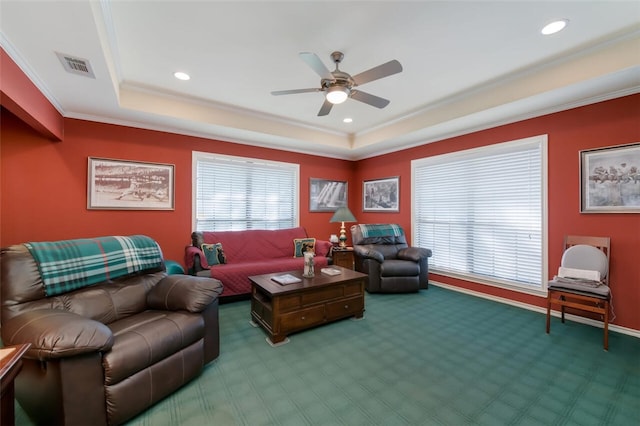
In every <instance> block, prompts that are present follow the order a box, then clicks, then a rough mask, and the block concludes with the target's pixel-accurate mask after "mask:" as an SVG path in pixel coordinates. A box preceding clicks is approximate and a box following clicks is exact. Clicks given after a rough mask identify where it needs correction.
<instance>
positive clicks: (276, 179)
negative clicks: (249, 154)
mask: <svg viewBox="0 0 640 426" xmlns="http://www.w3.org/2000/svg"><path fill="white" fill-rule="evenodd" d="M192 167H193V203H194V204H193V214H194V220H193V229H194V230H197V231H231V230H232V231H236V230H237V231H240V230H245V229H280V228H293V227H295V226H298V223H299V221H298V181H299V175H300V172H299V169H300V167H299V165H298V164H290V163H281V162H277V161H267V160H259V159H253V158H242V157H231V156H224V155H214V154H207V153H203V152H194V153H193V163H192Z"/></svg>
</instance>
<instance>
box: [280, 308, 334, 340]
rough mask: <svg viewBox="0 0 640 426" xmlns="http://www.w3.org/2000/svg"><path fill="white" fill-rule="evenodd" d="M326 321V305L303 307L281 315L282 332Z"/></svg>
mask: <svg viewBox="0 0 640 426" xmlns="http://www.w3.org/2000/svg"><path fill="white" fill-rule="evenodd" d="M322 322H324V306H315V307H312V308H307V309H301V310H299V311H297V312H291V313H289V314H284V315H282V316H281V317H280V333H286V332H288V331H293V330H299V329H304V328H307V327H310V326H313V325H317V324H321V323H322Z"/></svg>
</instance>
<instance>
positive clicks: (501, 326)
mask: <svg viewBox="0 0 640 426" xmlns="http://www.w3.org/2000/svg"><path fill="white" fill-rule="evenodd" d="M249 312H250V303H249V301H241V302H235V303H229V304H224V305H222V306H220V334H221V355H220V358H218V360H216V361H214V362H213V363H212V364H210V365H209V366H208V367H206V368H205V371H204V372H203V374H202V375H201V376H200V377H199V378H197V379H196V380H194V381H193V382H191V383H189V384H188V385H186V386H185V387H184V388H182V389H181V390H180V391H178V392H176V393H175V394H173V395H172V396H170V397H168V398H167V399H165V400H163V401H161V402H160V403H158V404H157V405H155V406H154V407H152V408H151V409H150V410H148V411H146V412H145V413H143V414H141V415H139V416H138V417H136V418H135V419H133V420H132V421H131V422H129V424H130V425H136V426H137V425H140V426H142V425H144V426H147V425H148V426H160V425H167V426H168V425H172V426H174V425H192V426H201V425H205V424H207V425H251V426H256V425H292V426H300V425H349V426H355V425H456V426H457V425H491V426H495V425H581V426H586V425H621V426H626V425H637V424H640V339H636V338H633V337H630V336H626V335H621V334H618V333H610V343H609V345H610V346H609V352H605V351H603V349H602V330H601V329H599V328H596V327H592V326H588V325H584V324H578V323H573V322H567V323H566V324H564V325H563V324H561V323H560V320H559V319H557V318H553V319H552V326H551V334H550V335H547V334H545V332H544V326H545V318H544V315H542V314H540V313H536V312H531V311H527V310H524V309H521V308H517V307H513V306H509V305H504V304H500V303H497V302H492V301H489V300H484V299H480V298H476V297H473V296H469V295H465V294H461V293H457V292H453V291H450V290H446V289H443V288H439V287H434V286H431V287H430V288H429V290H426V291H425V290H423V291H421V292H420V293H418V294H416V293H413V294H402V295H380V294H367V295H366V312H365V319H364V320H360V321H352V320H343V321H339V322H336V323H333V324H328V325H325V326H322V327H318V328H314V329H312V330H308V331H305V332H301V333H298V334H294V335H292V336H291V342H290V343H288V344H286V345H283V346H279V347H275V348H274V347H271V346H269V345H268V344H267V342H266V341H265V334H264V332H263V331H262V330H261V329H259V328H254V327H252V326H251V325H250V324H249V319H250V315H249ZM16 423H17V424H18V425H29V424H30V422H29V420H28V419H27V418H26V417H25V414H24V412H23V411H22V410H21V409H20V408H19V406H16Z"/></svg>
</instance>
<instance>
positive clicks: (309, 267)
mask: <svg viewBox="0 0 640 426" xmlns="http://www.w3.org/2000/svg"><path fill="white" fill-rule="evenodd" d="M314 275H315V271H314V265H313V253H312V252H310V251H308V252H306V253H305V254H304V272H303V273H302V276H303V277H305V278H312V277H313V276H314Z"/></svg>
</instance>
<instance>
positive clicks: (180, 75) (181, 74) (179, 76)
mask: <svg viewBox="0 0 640 426" xmlns="http://www.w3.org/2000/svg"><path fill="white" fill-rule="evenodd" d="M173 76H174V77H175V78H177V79H178V80H185V81H186V80H189V79H190V78H191V77H190V76H189V74H187V73H186V72H181V71H178V72H174V73H173Z"/></svg>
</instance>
